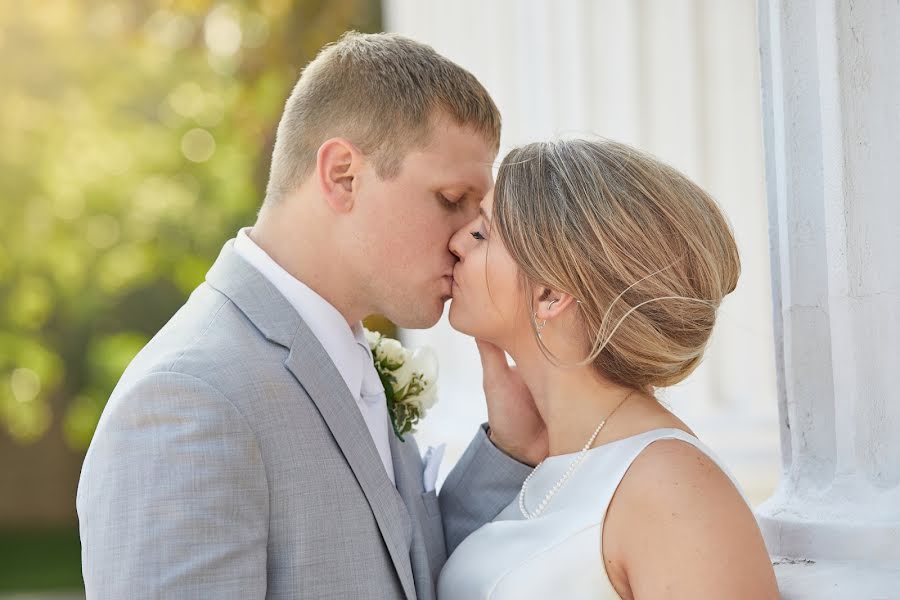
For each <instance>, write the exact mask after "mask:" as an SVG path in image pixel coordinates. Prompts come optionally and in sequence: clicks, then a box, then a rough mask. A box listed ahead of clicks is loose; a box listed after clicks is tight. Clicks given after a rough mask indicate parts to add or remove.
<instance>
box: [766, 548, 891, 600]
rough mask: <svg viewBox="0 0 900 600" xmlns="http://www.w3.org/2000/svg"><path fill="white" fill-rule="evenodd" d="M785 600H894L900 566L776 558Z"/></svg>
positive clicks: (776, 569)
mask: <svg viewBox="0 0 900 600" xmlns="http://www.w3.org/2000/svg"><path fill="white" fill-rule="evenodd" d="M773 565H774V567H775V576H776V577H777V578H778V589H779V592H780V593H781V598H782V600H822V599H823V598H828V600H861V599H865V600H893V599H894V598H897V597H898V596H897V594H898V593H900V564H896V563H893V564H887V563H870V562H864V561H813V560H797V559H790V558H781V559H779V558H773Z"/></svg>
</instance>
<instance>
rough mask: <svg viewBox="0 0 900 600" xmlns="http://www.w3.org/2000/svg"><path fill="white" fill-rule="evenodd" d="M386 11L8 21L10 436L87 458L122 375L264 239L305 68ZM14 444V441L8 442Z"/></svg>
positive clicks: (4, 278) (82, 9)
mask: <svg viewBox="0 0 900 600" xmlns="http://www.w3.org/2000/svg"><path fill="white" fill-rule="evenodd" d="M379 28H380V7H379V3H378V2H377V1H375V0H318V1H312V0H299V1H298V0H258V1H246V2H230V3H227V2H212V1H211V0H169V1H164V0H156V1H151V0H143V1H137V0H134V1H131V2H121V1H120V2H115V1H106V2H96V1H88V0H52V1H51V0H42V1H41V2H39V3H28V2H7V3H3V6H2V8H0V52H2V55H3V57H4V59H3V60H2V61H0V89H2V92H0V136H2V140H0V194H2V195H0V435H9V436H11V437H12V438H13V439H14V440H16V441H18V442H20V443H28V442H31V441H34V440H37V439H39V438H40V437H42V436H43V435H45V434H46V433H47V431H48V430H49V429H50V427H51V425H52V424H53V423H54V422H58V423H60V424H61V430H62V432H63V435H64V436H65V438H66V441H67V443H68V444H69V445H70V446H71V447H72V448H73V449H81V448H84V447H86V446H87V444H88V443H89V441H90V438H91V435H92V434H93V431H94V427H95V426H96V422H97V419H98V417H99V415H100V412H101V410H102V408H103V406H104V404H105V402H106V399H107V398H108V397H109V394H110V392H111V391H112V388H113V387H114V385H115V383H116V381H117V380H118V378H119V376H120V375H121V373H122V370H123V369H124V367H125V365H127V364H128V362H129V361H130V360H131V358H132V357H133V356H134V354H135V353H136V352H137V351H138V350H139V349H140V348H141V346H142V345H143V344H145V343H146V342H147V340H149V338H150V337H152V335H153V334H154V333H155V332H156V331H157V330H158V329H159V328H160V327H161V326H162V325H163V324H164V323H165V322H166V321H167V320H168V319H169V317H170V316H171V315H172V314H173V313H174V312H175V310H177V308H178V307H179V306H180V305H181V304H182V303H183V302H184V300H185V299H186V297H187V295H188V294H189V293H190V291H191V290H192V289H193V288H194V287H195V286H196V285H197V284H199V283H200V282H201V281H202V279H203V276H204V274H205V272H206V270H207V268H208V267H209V266H210V265H211V264H212V261H213V260H214V259H215V257H216V256H217V254H218V252H219V250H220V248H221V245H222V243H223V242H224V241H225V240H226V239H228V238H229V237H232V236H233V235H234V233H235V232H236V231H237V229H238V228H239V227H240V226H242V225H245V224H250V223H252V221H253V219H254V215H255V211H256V210H257V208H258V206H259V203H260V202H261V200H262V195H263V191H264V189H265V181H266V176H267V173H268V161H269V153H270V151H271V145H272V141H273V137H274V130H275V127H276V125H277V122H278V118H279V117H280V113H281V109H282V106H283V104H284V101H285V99H286V97H287V95H288V93H289V92H290V89H291V87H292V86H293V84H294V82H295V81H296V78H297V76H298V75H299V72H300V69H301V68H302V66H303V65H304V64H305V63H306V62H308V61H309V60H310V59H311V58H312V57H313V56H314V55H315V52H316V51H317V50H318V49H319V48H320V47H321V46H322V45H324V44H326V43H328V42H330V41H333V40H335V39H336V38H337V37H338V36H339V35H340V34H341V33H342V32H343V31H345V30H347V29H358V30H361V31H376V30H378V29H379ZM3 432H5V433H3Z"/></svg>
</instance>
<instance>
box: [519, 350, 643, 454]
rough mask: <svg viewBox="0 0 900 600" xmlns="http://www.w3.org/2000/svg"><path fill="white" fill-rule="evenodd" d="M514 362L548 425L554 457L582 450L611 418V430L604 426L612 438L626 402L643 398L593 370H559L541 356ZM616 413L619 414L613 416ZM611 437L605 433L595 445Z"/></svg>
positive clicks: (576, 368)
mask: <svg viewBox="0 0 900 600" xmlns="http://www.w3.org/2000/svg"><path fill="white" fill-rule="evenodd" d="M513 358H514V360H516V364H517V365H518V367H519V372H520V373H521V374H522V377H523V379H524V380H525V384H526V385H527V386H528V389H529V390H530V391H531V393H532V395H533V396H534V400H535V404H536V406H537V409H538V411H539V412H540V414H541V417H542V418H543V419H544V423H546V425H547V434H548V438H549V451H550V456H556V455H559V454H569V453H572V452H577V451H579V450H581V449H582V448H583V447H584V444H585V443H586V442H587V441H588V439H589V438H590V437H591V435H592V434H593V432H594V430H595V429H597V427H598V426H599V425H600V422H601V421H603V420H605V419H607V418H609V423H610V428H607V426H606V425H604V431H605V432H607V434H609V432H610V429H613V430H615V429H618V427H615V426H614V423H615V421H616V419H617V418H621V417H622V414H624V410H618V411H616V409H617V408H618V407H620V405H622V403H623V401H624V400H625V399H626V398H628V400H629V401H630V402H633V401H634V399H635V397H638V396H643V395H642V394H640V393H639V392H634V391H633V390H631V389H628V388H626V387H623V386H620V385H615V384H612V383H610V382H608V381H605V380H604V379H603V378H601V377H600V376H599V375H597V373H596V372H595V371H594V369H593V368H591V367H590V366H584V367H569V368H567V367H557V366H554V365H552V364H551V363H550V362H549V361H548V360H547V359H546V358H545V357H544V356H543V354H540V352H538V354H537V355H532V356H521V357H515V356H514V357H513ZM622 408H623V409H624V408H625V406H624V405H623V406H622ZM613 411H616V413H615V414H612V413H613ZM610 415H612V417H611V418H610ZM609 437H610V436H609V435H603V434H602V433H601V435H600V436H598V438H597V440H596V441H595V443H594V445H598V444H600V443H603V439H604V438H609Z"/></svg>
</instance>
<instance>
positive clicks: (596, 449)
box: [535, 427, 699, 468]
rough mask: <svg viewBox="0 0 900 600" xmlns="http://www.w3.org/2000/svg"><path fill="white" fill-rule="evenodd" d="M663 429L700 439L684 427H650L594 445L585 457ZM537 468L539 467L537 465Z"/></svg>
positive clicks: (555, 458)
mask: <svg viewBox="0 0 900 600" xmlns="http://www.w3.org/2000/svg"><path fill="white" fill-rule="evenodd" d="M661 431H666V432H668V431H676V432H678V433H679V434H682V435H686V436H688V437H692V438H694V439H695V440H698V441H699V438H698V437H697V436H694V435H691V434H690V433H688V432H687V431H685V430H683V429H678V428H677V427H657V428H655V429H648V430H647V431H642V432H641V433H635V434H633V435H629V436H628V437H623V438H620V439H618V440H613V441H611V442H606V443H604V444H600V445H599V446H594V447H593V448H591V449H590V450H588V451H587V455H586V456H585V458H587V456H590V455H592V454H600V452H599V451H601V450H605V449H607V448H611V447H613V446H616V445H620V444H621V443H622V442H627V441H629V440H633V439H635V438H639V437H642V436H645V435H649V434H651V433H657V432H661ZM580 452H581V451H580V450H579V451H577V452H568V453H566V454H554V455H553V456H548V457H547V458H545V459H544V461H543V463H541V464H542V465H545V464H548V463H551V462H559V461H560V460H562V459H566V458H569V459H571V458H574V457H575V456H577V455H578V454H580ZM535 468H537V467H535Z"/></svg>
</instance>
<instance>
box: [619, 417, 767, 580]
mask: <svg viewBox="0 0 900 600" xmlns="http://www.w3.org/2000/svg"><path fill="white" fill-rule="evenodd" d="M670 431H671V432H672V435H660V436H658V439H653V440H652V441H650V442H649V443H648V444H647V445H646V446H645V447H644V448H643V449H642V450H641V452H640V453H639V454H638V455H637V456H636V458H635V459H634V460H633V462H632V463H631V466H630V467H629V469H628V471H627V473H626V474H625V476H624V477H623V478H622V481H621V483H620V484H619V487H618V489H617V490H616V493H615V495H614V496H613V499H612V501H611V503H610V506H609V509H608V514H607V519H606V524H605V527H604V534H603V547H604V558H605V559H606V560H607V564H608V565H609V564H610V563H614V564H617V565H620V566H625V569H624V570H623V572H624V571H625V570H627V572H628V574H629V576H628V580H629V583H630V587H632V588H633V587H634V581H635V579H636V578H639V573H640V572H641V571H643V572H645V573H648V574H649V573H652V572H653V571H654V569H655V567H654V565H657V566H668V567H670V566H671V565H673V564H679V565H682V566H681V567H679V568H680V569H682V568H683V569H684V571H683V572H682V574H684V576H685V577H686V578H688V579H690V578H692V577H700V576H701V573H702V572H703V571H707V570H713V571H715V570H716V569H722V570H723V571H722V574H723V575H725V574H726V573H727V572H728V568H729V565H742V564H746V558H747V556H748V555H750V556H752V555H755V556H756V557H757V558H759V557H760V556H761V557H763V560H764V559H765V557H766V554H765V547H764V545H763V543H762V538H761V536H760V533H759V530H758V527H757V525H756V520H755V519H754V517H753V513H752V511H751V509H750V507H749V505H748V504H747V502H746V500H745V498H744V497H743V495H742V493H741V492H740V490H739V488H738V487H737V485H736V484H735V482H734V481H733V479H732V478H731V476H730V475H729V474H728V473H727V472H726V471H725V470H724V469H723V467H722V466H721V465H720V464H719V462H718V461H717V460H716V458H715V457H714V456H713V455H712V453H711V452H710V451H709V450H708V449H707V448H706V447H705V446H704V445H703V444H702V443H701V442H700V441H699V440H697V439H696V438H695V437H694V436H692V435H690V434H688V433H687V432H684V431H683V430H680V429H679V430H675V429H673V430H670ZM676 431H677V433H675V432H676ZM653 437H657V436H653ZM693 559H697V560H693ZM757 562H759V561H757ZM757 566H760V565H757ZM762 566H766V565H765V564H763V565H762ZM694 568H696V569H698V572H696V573H694V572H692V569H694ZM610 571H611V573H610V574H611V576H612V575H613V572H615V569H614V568H610ZM733 575H734V574H733ZM706 576H707V577H713V575H710V574H709V573H707V574H706ZM646 580H651V581H652V577H648V578H647V579H646ZM620 583H621V580H620ZM685 585H689V584H685ZM685 589H686V588H685ZM644 591H645V592H646V591H648V590H644ZM650 595H653V594H652V593H651V594H650Z"/></svg>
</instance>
